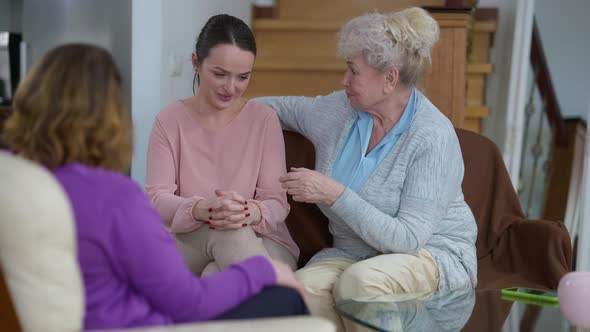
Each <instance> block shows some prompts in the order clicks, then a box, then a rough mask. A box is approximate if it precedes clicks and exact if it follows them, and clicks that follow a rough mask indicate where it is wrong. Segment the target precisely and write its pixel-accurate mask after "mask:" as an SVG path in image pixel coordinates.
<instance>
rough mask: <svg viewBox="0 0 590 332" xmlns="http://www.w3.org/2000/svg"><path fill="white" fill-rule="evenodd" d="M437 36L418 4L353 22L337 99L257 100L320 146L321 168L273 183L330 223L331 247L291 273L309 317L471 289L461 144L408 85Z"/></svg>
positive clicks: (345, 31)
mask: <svg viewBox="0 0 590 332" xmlns="http://www.w3.org/2000/svg"><path fill="white" fill-rule="evenodd" d="M438 36H439V27H438V24H437V22H436V21H435V20H434V19H433V18H432V17H431V16H430V15H429V14H428V13H427V12H426V11H424V10H422V9H420V8H409V9H406V10H403V11H400V12H395V13H391V14H378V13H374V14H366V15H363V16H360V17H357V18H354V19H352V20H351V21H350V22H348V23H347V24H346V25H345V26H344V27H343V28H342V30H341V31H340V33H339V43H338V48H339V53H340V55H341V56H342V57H343V58H344V59H345V60H346V65H347V67H348V68H347V70H346V73H345V75H344V79H343V81H342V85H343V86H344V91H336V92H334V93H332V94H329V95H326V96H318V97H315V98H308V97H264V98H259V99H258V100H259V101H261V102H263V103H266V104H268V105H269V106H271V107H272V108H274V109H275V111H276V112H277V114H278V116H279V118H280V121H281V123H282V126H283V128H284V129H286V130H291V131H295V132H298V133H300V134H302V135H304V136H305V137H306V138H307V139H309V140H310V141H311V142H312V143H313V145H314V146H315V150H316V170H315V171H314V170H309V169H305V168H292V169H290V171H289V173H288V174H286V175H284V176H283V177H282V178H281V179H280V181H281V182H282V185H283V187H284V188H286V189H287V191H288V193H289V194H290V195H292V196H293V199H294V200H295V201H301V202H308V203H316V204H318V206H319V207H320V209H321V210H322V212H323V213H324V214H325V215H326V216H327V217H328V218H329V220H330V224H329V228H330V232H331V233H332V235H333V237H334V245H333V247H332V248H327V249H324V250H322V251H320V252H319V253H318V254H316V255H315V256H314V257H313V258H312V259H311V261H310V262H309V263H308V264H307V265H306V266H305V267H304V268H303V269H301V270H299V271H298V272H297V276H298V278H299V279H300V280H301V281H302V282H303V284H304V286H305V289H306V292H307V294H306V295H307V302H308V305H309V307H310V310H311V311H312V313H314V314H316V315H320V316H324V317H327V318H330V319H332V320H333V321H334V322H336V323H337V324H338V325H340V324H341V323H340V319H339V317H338V315H337V314H336V313H335V311H334V309H333V305H334V301H338V300H341V299H357V300H366V301H370V300H383V299H384V297H387V295H390V294H399V293H414V294H416V293H419V294H428V293H431V292H433V291H436V290H459V289H461V290H464V289H470V288H473V287H475V286H476V283H477V259H476V253H475V240H476V238H477V226H476V224H475V219H474V216H473V214H472V212H471V210H470V208H469V207H468V206H467V204H466V203H465V200H464V197H463V192H462V190H461V182H462V179H463V170H464V165H463V158H462V155H461V150H460V147H459V142H458V139H457V136H456V134H455V130H454V128H453V125H452V124H451V122H450V121H449V120H448V119H447V118H446V117H445V116H444V114H443V113H441V112H440V111H439V110H438V109H437V108H436V107H435V106H434V105H433V104H432V103H431V102H430V101H429V100H428V99H427V98H426V97H425V96H424V95H423V94H422V93H420V92H419V91H418V90H417V89H416V87H415V85H416V83H417V82H418V81H419V79H420V77H421V75H422V73H423V72H424V71H425V69H427V68H428V66H429V65H430V60H431V56H430V54H431V49H432V47H433V46H434V44H435V43H436V42H437V41H438Z"/></svg>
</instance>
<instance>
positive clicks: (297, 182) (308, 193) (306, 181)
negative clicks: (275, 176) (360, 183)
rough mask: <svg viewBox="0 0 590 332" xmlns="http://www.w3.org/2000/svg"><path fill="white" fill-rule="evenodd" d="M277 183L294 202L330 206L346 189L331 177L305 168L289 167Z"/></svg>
mask: <svg viewBox="0 0 590 332" xmlns="http://www.w3.org/2000/svg"><path fill="white" fill-rule="evenodd" d="M279 181H281V184H282V187H283V188H284V189H287V193H288V194H289V195H291V196H293V200H294V201H296V202H306V203H323V204H327V205H332V204H334V202H335V201H336V200H337V199H338V197H340V195H342V193H343V192H344V189H346V187H344V186H343V185H342V184H341V183H339V182H337V181H336V180H334V179H332V178H331V177H329V176H326V175H324V174H322V173H320V172H317V171H313V170H310V169H307V168H296V167H291V171H290V172H289V173H287V174H285V175H283V176H281V177H280V178H279Z"/></svg>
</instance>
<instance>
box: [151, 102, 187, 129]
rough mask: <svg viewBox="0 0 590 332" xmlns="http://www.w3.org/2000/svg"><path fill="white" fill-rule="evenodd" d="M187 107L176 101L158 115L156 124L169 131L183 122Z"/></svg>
mask: <svg viewBox="0 0 590 332" xmlns="http://www.w3.org/2000/svg"><path fill="white" fill-rule="evenodd" d="M185 108H186V106H184V104H183V103H182V102H181V101H176V102H174V103H172V104H170V105H168V106H166V107H164V108H163V109H162V110H161V111H160V112H159V113H158V115H156V119H155V123H156V124H159V125H160V126H162V127H163V129H167V128H169V127H171V126H176V124H177V123H178V122H179V121H181V122H182V120H183V118H184V117H185V116H186V110H185Z"/></svg>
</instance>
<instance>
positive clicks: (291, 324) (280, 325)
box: [94, 316, 336, 332]
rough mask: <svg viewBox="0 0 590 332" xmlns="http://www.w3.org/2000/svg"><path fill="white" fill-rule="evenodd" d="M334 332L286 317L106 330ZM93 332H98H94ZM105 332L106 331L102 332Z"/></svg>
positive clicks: (313, 321)
mask: <svg viewBox="0 0 590 332" xmlns="http://www.w3.org/2000/svg"><path fill="white" fill-rule="evenodd" d="M193 331H199V332H220V331H236V332H272V331H281V332H298V331H310V332H334V331H336V328H335V326H334V324H332V323H331V322H330V321H328V320H326V319H323V318H319V317H309V316H300V317H288V318H266V319H248V320H226V321H208V322H202V323H191V324H179V325H169V326H161V327H152V328H133V329H118V330H108V332H193ZM94 332H99V331H96V330H94ZM104 332H107V331H104Z"/></svg>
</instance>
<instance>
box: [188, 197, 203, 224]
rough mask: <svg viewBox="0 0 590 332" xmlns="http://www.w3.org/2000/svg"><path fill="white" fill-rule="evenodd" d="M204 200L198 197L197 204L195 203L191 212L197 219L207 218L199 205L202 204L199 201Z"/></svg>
mask: <svg viewBox="0 0 590 332" xmlns="http://www.w3.org/2000/svg"><path fill="white" fill-rule="evenodd" d="M202 201H203V199H198V200H197V201H196V202H195V204H193V209H192V211H191V213H192V215H193V219H195V220H199V221H202V220H205V219H207V217H206V216H204V214H203V213H204V212H203V211H204V210H203V209H201V208H200V207H199V205H200V204H199V203H201V204H202Z"/></svg>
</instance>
